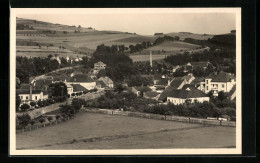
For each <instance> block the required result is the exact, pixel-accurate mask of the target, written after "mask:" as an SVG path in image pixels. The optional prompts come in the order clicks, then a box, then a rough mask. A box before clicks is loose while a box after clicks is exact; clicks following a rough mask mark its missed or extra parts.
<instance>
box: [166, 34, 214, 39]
mask: <svg viewBox="0 0 260 163" xmlns="http://www.w3.org/2000/svg"><path fill="white" fill-rule="evenodd" d="M165 35H167V36H171V37H175V36H179V37H180V40H184V39H185V38H193V39H196V40H207V39H208V38H212V37H213V36H214V35H209V34H195V33H190V32H178V33H177V32H172V33H168V34H165Z"/></svg>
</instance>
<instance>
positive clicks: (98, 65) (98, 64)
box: [94, 61, 107, 70]
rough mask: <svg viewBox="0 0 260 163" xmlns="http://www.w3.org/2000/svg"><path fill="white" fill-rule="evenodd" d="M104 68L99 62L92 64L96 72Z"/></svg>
mask: <svg viewBox="0 0 260 163" xmlns="http://www.w3.org/2000/svg"><path fill="white" fill-rule="evenodd" d="M106 66H107V65H106V64H105V63H103V62H101V61H99V62H97V63H95V64H94V69H96V70H102V69H106Z"/></svg>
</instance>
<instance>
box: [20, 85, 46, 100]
mask: <svg viewBox="0 0 260 163" xmlns="http://www.w3.org/2000/svg"><path fill="white" fill-rule="evenodd" d="M16 93H17V94H18V96H19V97H20V99H21V103H28V104H29V103H30V102H31V101H36V102H37V101H38V100H45V99H48V98H49V96H48V93H47V92H45V91H42V90H33V88H32V85H31V86H30V88H29V89H17V90H16Z"/></svg>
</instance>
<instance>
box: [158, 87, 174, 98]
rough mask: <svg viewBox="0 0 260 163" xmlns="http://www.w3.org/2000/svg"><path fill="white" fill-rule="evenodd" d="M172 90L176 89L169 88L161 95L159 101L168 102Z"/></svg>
mask: <svg viewBox="0 0 260 163" xmlns="http://www.w3.org/2000/svg"><path fill="white" fill-rule="evenodd" d="M172 90H174V87H171V86H169V87H167V88H166V89H165V90H164V91H163V92H162V93H161V95H160V97H159V98H158V100H161V101H164V100H166V99H167V96H168V94H169V93H170V92H171V91H172Z"/></svg>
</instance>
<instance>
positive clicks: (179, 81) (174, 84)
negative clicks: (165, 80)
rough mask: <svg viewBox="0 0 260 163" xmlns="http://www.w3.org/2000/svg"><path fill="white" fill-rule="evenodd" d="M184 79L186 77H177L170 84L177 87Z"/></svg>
mask: <svg viewBox="0 0 260 163" xmlns="http://www.w3.org/2000/svg"><path fill="white" fill-rule="evenodd" d="M183 81H184V79H182V78H181V77H177V78H175V79H174V80H173V81H172V82H171V84H170V86H171V87H173V88H175V89H177V88H178V87H179V86H180V85H181V83H182V82H183Z"/></svg>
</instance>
